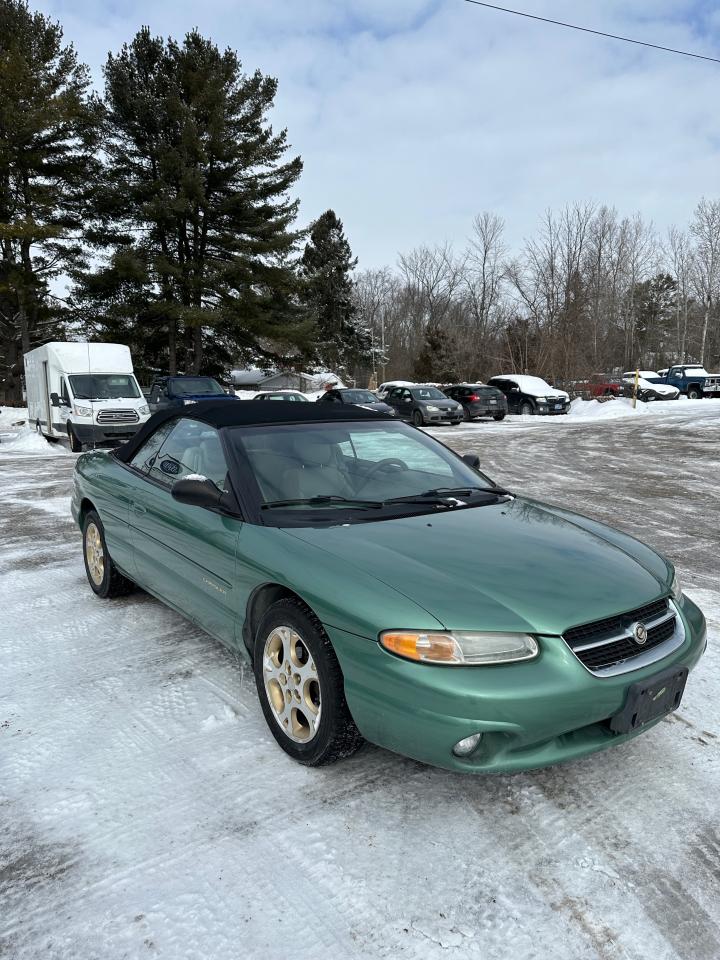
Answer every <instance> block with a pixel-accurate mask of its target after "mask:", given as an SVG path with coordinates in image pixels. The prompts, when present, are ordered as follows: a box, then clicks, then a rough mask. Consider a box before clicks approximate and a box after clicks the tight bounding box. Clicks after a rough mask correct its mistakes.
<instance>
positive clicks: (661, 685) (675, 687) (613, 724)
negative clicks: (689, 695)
mask: <svg viewBox="0 0 720 960" xmlns="http://www.w3.org/2000/svg"><path fill="white" fill-rule="evenodd" d="M687 677H688V668H687V667H670V669H668V670H664V671H663V672H662V673H659V674H656V675H655V676H654V677H649V678H648V679H647V680H641V681H640V682H639V683H633V685H632V686H631V687H630V688H629V689H628V692H627V697H626V699H625V706H624V707H623V708H622V710H621V711H620V713H616V714H615V716H614V717H611V718H610V729H611V730H612V731H613V732H614V733H632V731H633V730H638V729H639V728H640V727H643V726H645V724H646V723H650V722H651V721H652V720H657V719H659V718H660V717H664V716H665V715H666V714H668V713H672V712H673V710H677V708H678V707H679V706H680V701H681V700H682V695H683V693H684V691H685V683H686V681H687Z"/></svg>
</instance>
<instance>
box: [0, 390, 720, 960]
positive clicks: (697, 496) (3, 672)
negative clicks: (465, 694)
mask: <svg viewBox="0 0 720 960" xmlns="http://www.w3.org/2000/svg"><path fill="white" fill-rule="evenodd" d="M616 403H618V401H612V402H611V403H608V404H594V405H590V404H588V405H587V407H588V408H590V409H588V410H587V411H585V414H586V415H585V416H580V415H578V414H575V412H574V410H575V408H573V414H572V415H571V416H568V417H560V418H548V419H544V418H518V417H512V418H508V419H507V420H506V421H505V422H503V423H501V424H496V423H477V424H469V425H463V426H460V427H457V428H447V429H442V430H433V431H432V433H433V435H435V436H437V437H438V438H439V439H442V440H443V441H444V442H447V443H450V444H452V445H453V446H455V447H456V448H457V449H458V450H460V451H461V452H470V451H472V452H477V453H478V454H479V455H480V458H481V460H482V463H483V466H484V469H485V470H486V471H488V472H489V473H490V474H491V475H492V476H494V477H495V478H496V479H497V480H498V481H500V482H501V483H504V484H507V485H509V486H510V487H511V488H513V489H518V490H524V491H526V492H528V493H529V494H532V495H534V496H539V497H542V498H545V499H548V500H551V501H555V502H559V503H565V504H568V505H570V506H571V507H573V508H575V509H578V510H582V511H584V512H586V513H588V514H590V515H591V516H594V517H596V518H598V519H600V520H604V521H608V522H611V523H614V524H616V525H617V526H619V527H621V528H622V529H624V530H626V531H628V532H629V533H631V534H634V535H636V536H640V537H642V538H643V539H645V540H647V541H648V542H649V543H651V544H652V545H653V546H655V547H657V548H658V549H660V550H663V551H664V552H665V553H667V554H668V555H669V556H670V557H671V558H672V559H673V560H674V561H675V562H676V564H677V566H678V570H679V572H680V574H681V577H682V579H683V581H684V583H685V586H686V589H687V590H688V592H689V593H690V594H691V595H692V596H693V597H694V598H695V599H696V600H697V601H698V602H699V603H700V604H701V606H702V607H703V609H704V610H705V613H706V615H707V616H708V619H709V622H710V646H709V650H708V653H707V655H706V656H705V658H704V659H703V661H702V662H701V664H700V665H699V667H698V668H697V670H696V671H694V673H693V674H692V675H691V678H690V681H689V683H688V688H687V691H686V696H685V699H684V701H683V704H682V706H681V708H680V710H679V711H678V713H677V714H675V715H674V716H672V717H671V718H669V719H668V720H667V721H666V722H664V723H662V724H660V725H659V726H658V727H656V728H655V729H654V730H653V731H651V732H649V733H648V734H647V735H646V736H644V737H640V738H639V739H637V740H635V741H633V742H632V743H630V744H627V745H625V746H624V747H621V748H618V749H615V750H612V751H607V752H605V753H601V754H597V755H595V756H593V757H590V758H588V759H586V760H583V761H580V762H576V763H571V764H567V765H565V766H561V767H555V768H551V769H547V770H542V771H537V772H533V773H527V774H519V775H515V776H496V777H463V776H459V775H453V774H450V773H447V772H445V771H441V770H435V769H431V768H428V767H424V766H421V765H420V764H417V763H414V762H412V761H409V760H404V759H402V758H400V757H397V756H394V755H392V754H390V753H387V752H385V751H382V750H379V749H376V748H373V747H367V748H366V749H364V750H363V751H361V752H360V753H359V754H358V755H357V756H355V757H353V758H352V759H351V760H349V761H346V762H345V763H341V764H338V765H335V766H333V767H330V768H327V769H320V770H307V769H305V768H302V767H299V766H297V765H296V764H294V763H293V762H292V761H291V760H290V759H288V758H287V757H286V756H285V755H284V754H283V753H281V751H280V750H279V749H278V747H277V746H276V745H275V742H274V740H273V739H272V737H271V736H270V734H269V732H268V730H267V728H266V726H265V722H264V720H263V718H262V714H261V711H260V709H259V706H258V703H257V699H256V695H255V691H254V684H253V681H252V677H251V675H250V674H249V672H248V670H247V668H246V667H244V666H243V665H242V664H241V663H238V662H236V660H235V658H234V657H233V656H232V655H231V654H229V653H228V652H227V651H226V650H224V649H223V648H222V647H220V646H219V645H218V644H216V643H215V642H214V641H212V640H211V639H209V638H208V637H207V636H206V635H204V634H203V633H202V632H200V631H199V630H197V629H196V628H195V627H193V626H192V625H191V624H189V623H187V622H186V621H184V620H182V619H181V618H180V617H179V616H177V615H175V614H174V613H172V612H171V611H169V610H167V609H166V608H164V607H162V606H161V605H160V604H159V603H157V602H155V601H154V600H152V599H151V598H149V597H148V596H147V595H144V594H142V593H137V594H135V595H133V596H130V597H127V598H124V599H121V600H119V601H113V602H105V601H101V600H99V599H97V598H96V597H95V596H94V595H93V594H92V593H91V591H90V590H89V588H88V586H87V584H86V582H85V574H84V570H83V565H82V558H81V551H80V540H79V535H78V533H77V531H76V530H75V529H74V527H73V525H72V522H71V520H70V517H69V514H68V504H69V491H70V479H71V473H72V468H73V463H74V459H75V457H74V456H73V455H71V454H70V453H69V452H68V451H67V448H66V447H64V446H62V445H50V444H47V443H46V442H45V441H43V440H41V439H39V438H37V437H35V436H34V435H33V434H31V433H30V432H29V431H27V432H22V431H20V432H18V431H19V428H17V427H14V426H13V425H12V417H11V416H9V415H7V416H6V411H3V412H2V414H0V441H1V442H0V484H1V489H2V510H1V511H0V578H1V579H0V582H1V583H2V585H3V591H2V599H3V603H2V617H0V656H1V658H2V659H1V660H0V662H1V663H2V667H1V668H0V677H1V678H2V683H0V818H1V819H0V957H3V958H5V957H8V958H13V960H26V958H32V960H35V958H40V957H43V958H48V960H60V958H73V960H89V958H91V957H92V958H95V957H97V958H101V960H114V958H120V957H124V958H132V960H134V958H141V957H150V958H152V957H159V958H160V957H165V958H170V960H176V958H193V960H194V958H198V960H199V958H203V960H205V958H211V960H226V958H227V960H240V958H241V960H247V958H253V960H254V958H258V960H287V958H291V957H292V958H298V960H305V958H308V960H309V958H313V960H316V958H329V960H345V958H348V960H349V958H387V960H399V958H403V960H404V958H408V960H424V958H436V957H443V958H450V960H453V958H457V960H466V958H478V960H480V958H482V960H495V958H497V960H509V958H512V960H525V958H537V960H546V958H553V960H598V958H600V960H645V958H651V957H652V958H653V960H676V958H680V960H718V958H720V898H718V894H717V890H718V880H719V879H720V819H719V818H718V800H717V798H718V796H720V747H719V745H720V653H719V652H718V651H719V649H720V586H719V580H720V542H719V540H720V537H719V535H718V530H720V484H719V483H718V473H719V472H720V462H719V458H718V449H720V403H718V402H713V401H699V402H698V403H699V404H700V405H699V406H697V405H696V404H692V403H690V402H685V403H681V402H678V403H664V404H649V405H647V407H642V408H640V409H642V410H646V411H647V412H635V413H632V412H626V413H625V414H624V415H623V416H621V417H618V416H617V413H613V414H612V415H610V414H609V413H608V412H605V408H606V407H607V408H612V410H614V411H617V410H619V409H622V406H620V407H616V406H614V405H615V404H616ZM593 409H594V410H595V416H591V415H590V414H591V413H592V411H593ZM14 419H19V417H18V416H17V414H15V416H14ZM478 549H479V550H481V549H482V545H481V544H479V545H478Z"/></svg>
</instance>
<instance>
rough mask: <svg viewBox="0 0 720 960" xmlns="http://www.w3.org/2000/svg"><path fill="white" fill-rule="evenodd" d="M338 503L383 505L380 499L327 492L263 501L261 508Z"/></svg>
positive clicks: (370, 505) (366, 505)
mask: <svg viewBox="0 0 720 960" xmlns="http://www.w3.org/2000/svg"><path fill="white" fill-rule="evenodd" d="M335 503H340V504H344V505H347V506H349V507H357V508H358V509H370V508H373V507H374V508H376V509H380V507H382V506H383V501H382V500H353V499H351V498H350V497H338V496H335V495H330V494H328V495H327V496H324V495H323V496H317V497H298V498H296V499H294V500H271V501H270V502H269V503H263V505H262V509H263V510H272V509H274V508H275V507H301V506H305V505H309V506H314V505H316V504H317V505H319V506H324V505H325V504H330V505H332V504H335Z"/></svg>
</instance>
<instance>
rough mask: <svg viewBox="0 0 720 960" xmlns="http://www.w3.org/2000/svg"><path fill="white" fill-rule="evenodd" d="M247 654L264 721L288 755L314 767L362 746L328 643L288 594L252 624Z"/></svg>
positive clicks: (312, 619)
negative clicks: (254, 628) (251, 641)
mask: <svg viewBox="0 0 720 960" xmlns="http://www.w3.org/2000/svg"><path fill="white" fill-rule="evenodd" d="M253 654H254V656H253V669H254V672H255V683H256V686H257V691H258V696H259V697H260V705H261V707H262V711H263V714H264V715H265V721H266V723H267V725H268V727H269V728H270V732H271V733H272V735H273V737H275V739H276V740H277V742H278V744H279V745H280V747H282V749H283V750H284V751H285V753H287V754H288V756H290V757H292V758H293V760H297V762H298V763H303V764H305V765H306V766H308V767H319V766H321V765H322V764H326V763H334V762H335V761H336V760H340V759H343V758H345V757H349V756H352V754H353V753H355V752H356V751H357V750H358V749H359V748H360V747H361V746H362V744H363V743H364V740H363V737H362V735H361V734H360V731H359V730H358V728H357V727H356V726H355V722H354V721H353V718H352V717H351V715H350V710H349V709H348V705H347V701H346V700H345V687H344V683H343V675H342V671H341V669H340V664H339V663H338V660H337V657H336V656H335V651H334V650H333V646H332V644H331V642H330V639H329V638H328V635H327V634H326V633H325V631H324V629H323V626H322V624H321V623H320V621H319V620H318V618H317V617H316V616H315V614H314V613H313V612H312V611H311V610H309V609H308V608H307V607H306V606H305V605H304V604H303V603H302V602H301V601H300V600H296V599H292V598H289V597H288V598H286V599H284V600H278V602H277V603H274V604H273V605H272V606H271V607H270V609H269V610H268V611H267V612H266V613H265V615H264V616H263V618H262V620H261V621H260V624H259V626H258V629H257V633H256V635H255V641H254V647H253Z"/></svg>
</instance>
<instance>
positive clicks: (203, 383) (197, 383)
mask: <svg viewBox="0 0 720 960" xmlns="http://www.w3.org/2000/svg"><path fill="white" fill-rule="evenodd" d="M168 386H169V387H170V392H171V393H172V395H173V396H174V397H197V396H203V395H204V394H208V393H210V394H220V393H225V391H224V390H223V388H222V387H221V386H220V384H219V383H218V382H217V380H213V378H212V377H183V378H182V380H180V379H177V380H170V381H169V383H168Z"/></svg>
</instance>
